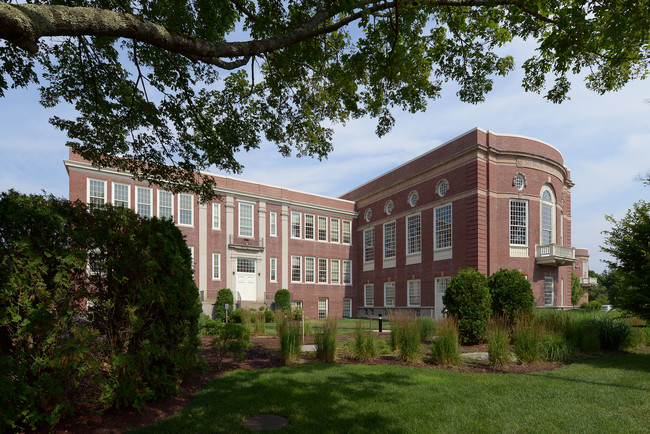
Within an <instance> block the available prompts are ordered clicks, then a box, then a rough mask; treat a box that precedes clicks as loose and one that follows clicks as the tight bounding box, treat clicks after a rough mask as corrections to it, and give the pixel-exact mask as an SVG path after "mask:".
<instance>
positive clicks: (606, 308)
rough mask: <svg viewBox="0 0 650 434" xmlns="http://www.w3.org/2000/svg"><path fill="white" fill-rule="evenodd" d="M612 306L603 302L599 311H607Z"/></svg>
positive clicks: (611, 308)
mask: <svg viewBox="0 0 650 434" xmlns="http://www.w3.org/2000/svg"><path fill="white" fill-rule="evenodd" d="M613 309H614V306H612V305H611V304H603V307H601V308H600V310H601V311H603V312H609V311H610V310H613Z"/></svg>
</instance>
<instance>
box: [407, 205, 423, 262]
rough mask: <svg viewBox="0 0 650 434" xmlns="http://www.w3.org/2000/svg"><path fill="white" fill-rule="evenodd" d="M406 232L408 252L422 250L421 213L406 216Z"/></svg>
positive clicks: (412, 252)
mask: <svg viewBox="0 0 650 434" xmlns="http://www.w3.org/2000/svg"><path fill="white" fill-rule="evenodd" d="M406 234H407V235H406V254H407V255H412V254H414V253H420V251H421V250H422V231H421V227H420V214H415V215H411V216H408V217H406Z"/></svg>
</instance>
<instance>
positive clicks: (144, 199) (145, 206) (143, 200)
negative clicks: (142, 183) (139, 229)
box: [135, 186, 151, 217]
mask: <svg viewBox="0 0 650 434" xmlns="http://www.w3.org/2000/svg"><path fill="white" fill-rule="evenodd" d="M135 205H136V208H135V210H136V212H137V213H138V214H140V215H141V216H142V217H151V189H150V188H147V187H139V186H136V187H135Z"/></svg>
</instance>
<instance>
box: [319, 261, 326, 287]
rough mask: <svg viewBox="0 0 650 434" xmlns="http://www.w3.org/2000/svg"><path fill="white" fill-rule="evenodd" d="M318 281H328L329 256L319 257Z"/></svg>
mask: <svg viewBox="0 0 650 434" xmlns="http://www.w3.org/2000/svg"><path fill="white" fill-rule="evenodd" d="M318 283H327V258H318Z"/></svg>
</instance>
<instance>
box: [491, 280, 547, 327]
mask: <svg viewBox="0 0 650 434" xmlns="http://www.w3.org/2000/svg"><path fill="white" fill-rule="evenodd" d="M487 285H488V289H489V292H490V297H491V299H492V302H491V308H492V315H499V316H502V317H504V318H505V319H506V320H507V321H508V322H509V323H510V324H514V322H515V320H516V319H517V316H518V315H521V314H532V312H533V307H534V306H535V297H534V296H533V290H532V289H531V287H530V282H529V281H528V279H526V276H525V275H524V274H523V273H522V272H521V271H519V270H506V269H505V268H502V269H500V270H499V271H497V272H496V273H494V274H493V275H491V276H490V277H489V278H488V280H487Z"/></svg>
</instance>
